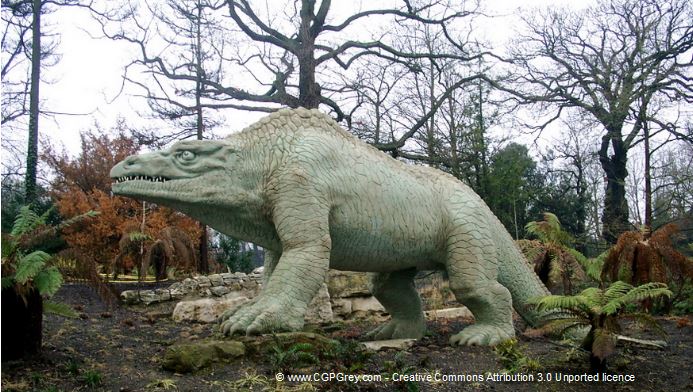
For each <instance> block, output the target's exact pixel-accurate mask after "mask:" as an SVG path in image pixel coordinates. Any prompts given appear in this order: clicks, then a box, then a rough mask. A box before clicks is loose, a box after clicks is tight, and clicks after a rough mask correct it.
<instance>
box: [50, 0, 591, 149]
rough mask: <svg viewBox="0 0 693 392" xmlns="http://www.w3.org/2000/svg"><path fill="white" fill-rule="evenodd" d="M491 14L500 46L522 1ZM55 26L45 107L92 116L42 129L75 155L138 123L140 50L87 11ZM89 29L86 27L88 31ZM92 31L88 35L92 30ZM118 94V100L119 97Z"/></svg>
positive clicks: (540, 0) (504, 0)
mask: <svg viewBox="0 0 693 392" xmlns="http://www.w3.org/2000/svg"><path fill="white" fill-rule="evenodd" d="M585 4H586V1H585V0H572V1H571V0H525V1H523V2H522V6H523V8H532V7H544V6H551V7H563V6H565V7H571V8H577V7H582V6H584V5H585ZM483 6H484V7H485V8H487V9H488V10H489V13H492V14H496V15H506V16H504V17H498V18H493V19H489V20H488V21H487V22H485V23H484V24H483V30H484V31H482V32H481V34H483V35H484V38H486V39H488V40H490V41H492V42H493V43H494V44H495V45H502V44H503V43H504V42H505V41H506V40H507V39H508V38H509V37H510V36H511V35H512V33H513V30H512V26H513V25H514V22H515V18H513V16H512V15H513V14H515V12H514V11H515V10H516V8H517V2H515V1H512V0H492V1H486V2H483ZM44 20H45V21H46V22H47V23H49V24H50V25H52V28H51V30H53V31H55V32H56V33H59V35H60V37H61V38H60V44H59V47H58V50H57V51H58V53H60V54H61V56H62V58H61V61H60V62H59V63H58V64H57V65H55V66H53V67H51V68H49V69H47V70H46V71H44V78H43V79H44V80H45V81H48V83H45V82H44V83H43V84H42V85H41V98H42V108H43V109H44V110H50V111H54V112H64V113H75V114H79V113H82V114H88V115H83V116H67V115H58V116H55V117H54V118H53V119H50V118H45V117H44V118H42V119H41V127H40V128H41V133H42V135H44V137H45V136H48V137H49V138H50V139H51V140H52V142H53V143H54V144H57V145H60V144H62V145H64V146H65V147H66V148H67V150H68V151H69V152H70V153H72V154H75V153H76V152H77V151H78V150H79V134H80V132H81V131H84V130H87V129H90V128H92V127H93V125H94V123H95V122H97V123H99V124H100V125H101V126H102V127H104V128H110V127H111V126H113V125H114V124H115V123H116V120H117V118H118V117H119V116H120V117H123V118H125V119H126V120H127V122H128V124H138V123H139V121H138V117H139V115H138V114H137V112H136V110H137V108H145V106H146V104H145V103H144V102H143V100H142V99H141V98H135V97H133V96H131V95H130V94H132V92H133V90H132V88H130V89H128V88H127V85H126V90H125V91H124V92H123V93H122V94H120V95H119V96H118V93H119V91H120V89H121V85H122V78H121V76H122V73H123V69H124V66H125V65H126V64H127V63H129V62H130V61H131V60H132V59H133V58H134V56H136V55H137V52H136V51H135V50H136V48H135V47H134V46H133V45H131V44H127V43H124V42H116V41H112V40H109V39H105V38H102V39H96V38H92V37H90V34H91V35H92V36H99V35H100V29H99V25H98V24H97V23H96V22H95V21H93V20H91V18H90V16H89V15H88V13H87V11H86V10H81V9H77V8H73V7H64V8H62V9H59V10H58V11H56V12H55V13H53V14H50V15H49V16H47V17H46V18H45V19H44ZM85 30H86V31H85ZM87 32H89V33H87ZM116 96H117V98H116ZM260 116H262V114H256V113H251V114H248V115H247V116H242V117H240V118H235V122H236V123H234V124H227V129H219V130H218V131H217V133H218V134H221V135H225V134H228V133H231V132H233V131H236V130H239V129H241V128H243V127H244V126H246V125H248V124H249V123H252V122H253V121H255V119H257V118H258V117H260Z"/></svg>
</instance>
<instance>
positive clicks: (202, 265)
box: [195, 3, 209, 274]
mask: <svg viewBox="0 0 693 392" xmlns="http://www.w3.org/2000/svg"><path fill="white" fill-rule="evenodd" d="M201 20H202V6H201V5H200V4H199V3H198V4H197V19H196V22H197V25H196V26H195V27H196V30H195V34H196V42H195V44H196V47H195V59H196V61H197V64H196V65H197V67H196V70H195V76H196V83H195V111H196V113H195V114H196V124H195V125H196V127H197V140H202V139H204V131H205V122H204V112H203V109H202V92H203V91H202V88H203V85H202V78H203V77H204V75H203V74H202V31H201V28H200V24H201V23H202V22H201ZM200 229H201V230H202V232H201V233H200V246H199V251H200V259H199V262H198V264H197V272H199V273H201V274H208V273H209V257H208V249H207V242H208V241H207V226H206V225H205V224H203V223H202V222H200Z"/></svg>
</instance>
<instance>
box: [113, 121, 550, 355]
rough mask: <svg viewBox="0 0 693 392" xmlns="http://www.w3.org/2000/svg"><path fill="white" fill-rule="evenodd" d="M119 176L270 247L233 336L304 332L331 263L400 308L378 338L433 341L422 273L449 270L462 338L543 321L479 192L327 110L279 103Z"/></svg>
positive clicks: (479, 339) (228, 327)
mask: <svg viewBox="0 0 693 392" xmlns="http://www.w3.org/2000/svg"><path fill="white" fill-rule="evenodd" d="M111 177H112V178H113V181H114V183H113V188H112V189H113V192H114V193H115V194H118V195H123V196H130V197H134V198H137V199H142V200H147V201H150V202H153V203H157V204H160V205H164V206H168V207H171V208H174V209H177V210H180V211H182V212H184V213H186V214H188V215H190V216H191V217H193V218H195V219H198V220H200V221H201V222H204V223H205V224H207V225H209V226H211V227H213V228H215V229H216V230H218V231H220V232H222V233H225V234H227V235H229V236H232V237H234V238H237V239H240V240H244V241H249V242H253V243H255V244H258V245H260V246H262V247H264V248H265V249H266V257H265V258H266V261H265V274H266V285H265V287H264V289H263V291H262V292H261V293H260V295H259V296H258V297H257V298H256V300H255V301H254V302H252V303H250V304H248V305H246V306H244V307H242V308H240V309H239V310H237V311H235V312H227V313H225V314H224V315H223V316H222V320H221V321H222V325H221V328H222V331H223V332H224V333H225V334H228V335H232V334H234V333H237V332H240V333H246V334H258V333H264V332H272V331H279V330H299V329H301V328H302V327H303V316H304V312H305V311H306V307H307V306H308V303H309V302H310V301H311V299H312V298H313V296H314V295H315V294H316V293H317V291H318V290H319V288H320V286H321V285H322V283H323V282H324V281H325V277H326V275H327V271H328V269H330V268H333V269H338V270H348V271H364V272H371V273H372V278H371V282H372V292H373V295H374V296H375V297H376V298H377V299H378V301H380V302H381V303H382V305H383V306H384V307H385V309H386V310H387V311H388V312H389V313H390V316H391V319H390V321H389V322H387V323H386V324H384V325H382V326H380V327H379V328H377V329H375V330H374V331H372V332H371V333H370V334H369V335H370V337H372V338H374V339H390V338H392V339H394V338H420V337H422V336H423V334H424V331H425V326H426V325H425V320H424V315H423V312H422V306H421V299H420V297H419V294H418V293H417V291H416V289H415V287H414V282H413V279H414V276H415V274H416V272H417V271H419V270H433V269H445V270H447V272H448V276H449V278H450V288H451V289H452V291H453V293H454V294H455V297H456V298H457V299H458V300H459V301H460V302H461V303H462V304H464V305H465V306H467V307H468V308H469V310H470V311H471V312H472V314H474V317H475V319H476V322H475V323H474V324H473V325H470V326H468V327H466V328H464V329H463V330H462V331H461V332H459V333H457V334H455V335H453V336H452V337H451V338H450V342H451V343H452V344H469V345H473V344H478V345H495V344H497V343H498V342H500V341H502V340H505V339H508V338H511V337H513V336H514V334H515V331H514V328H513V324H512V306H513V305H514V307H515V309H516V310H517V311H518V312H519V313H520V314H521V315H522V316H523V317H524V318H525V319H526V320H527V321H528V322H529V323H530V324H535V323H536V322H537V319H538V317H539V315H538V314H537V313H536V312H535V311H533V310H532V309H528V308H527V307H526V304H527V301H528V299H530V298H532V297H536V296H542V295H547V294H548V291H547V290H546V288H545V287H544V286H543V284H542V283H541V282H540V280H539V279H538V277H537V276H536V275H535V274H534V272H533V271H532V270H531V269H530V268H529V267H528V265H527V263H526V261H525V260H524V258H523V256H522V254H521V253H520V251H519V250H518V248H517V247H516V245H515V244H514V242H513V240H512V238H511V237H510V235H509V234H508V233H507V231H506V230H505V229H504V228H503V225H502V224H501V223H500V222H499V221H498V219H497V218H496V217H495V216H494V215H493V213H492V212H491V211H490V210H489V208H488V207H487V206H486V204H485V203H484V202H483V201H482V200H481V198H479V196H477V195H476V194H475V193H474V191H472V190H471V189H470V188H469V187H467V186H466V185H465V184H463V183H462V182H460V181H458V180H457V179H455V178H454V177H452V176H451V175H448V174H446V173H443V172H442V171H439V170H436V169H432V168H428V167H422V166H415V165H407V164H404V163H402V162H400V161H397V160H395V159H393V158H390V157H388V156H387V155H386V154H384V153H382V152H380V151H378V150H376V149H375V148H373V147H371V146H368V145H367V144H365V143H363V142H361V141H359V140H358V139H357V138H355V137H354V136H352V135H351V134H349V133H348V132H346V131H344V130H343V129H341V128H340V126H339V125H338V124H337V123H336V122H334V121H333V120H332V119H331V118H330V117H329V116H327V115H325V114H323V113H321V112H319V111H317V110H307V109H302V108H299V109H290V110H289V109H285V110H280V111H278V112H275V113H273V114H271V115H269V116H267V117H265V118H263V119H261V120H260V121H258V122H257V123H255V124H253V125H251V126H249V127H247V128H246V129H244V130H243V131H241V132H239V133H235V134H232V135H230V136H228V137H227V138H225V139H223V140H205V141H182V142H178V143H176V144H174V145H173V146H171V147H170V148H168V149H166V150H162V151H157V152H152V153H145V154H140V155H133V156H130V157H128V158H126V159H125V160H123V161H122V162H120V163H119V164H118V165H116V166H115V167H114V168H113V169H112V170H111Z"/></svg>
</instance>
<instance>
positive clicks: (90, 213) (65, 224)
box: [53, 210, 101, 231]
mask: <svg viewBox="0 0 693 392" xmlns="http://www.w3.org/2000/svg"><path fill="white" fill-rule="evenodd" d="M99 214H101V212H99V211H94V210H90V211H87V212H85V213H84V214H79V215H76V216H73V217H72V218H70V219H66V220H64V221H62V222H60V224H58V225H56V226H54V227H53V230H55V231H60V230H62V229H64V228H66V227H68V226H72V225H74V224H76V223H79V222H81V221H83V220H85V219H87V218H93V217H95V216H98V215H99Z"/></svg>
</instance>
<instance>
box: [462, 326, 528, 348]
mask: <svg viewBox="0 0 693 392" xmlns="http://www.w3.org/2000/svg"><path fill="white" fill-rule="evenodd" d="M513 337H515V329H514V328H513V327H512V325H510V326H503V327H499V326H496V325H489V324H474V325H470V326H469V327H467V328H465V329H463V330H462V331H460V332H459V333H457V334H455V335H453V336H452V337H450V344H452V345H453V346H454V345H456V344H458V345H460V346H464V345H467V346H495V345H497V344H498V343H500V342H502V341H504V340H507V339H510V338H513Z"/></svg>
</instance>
